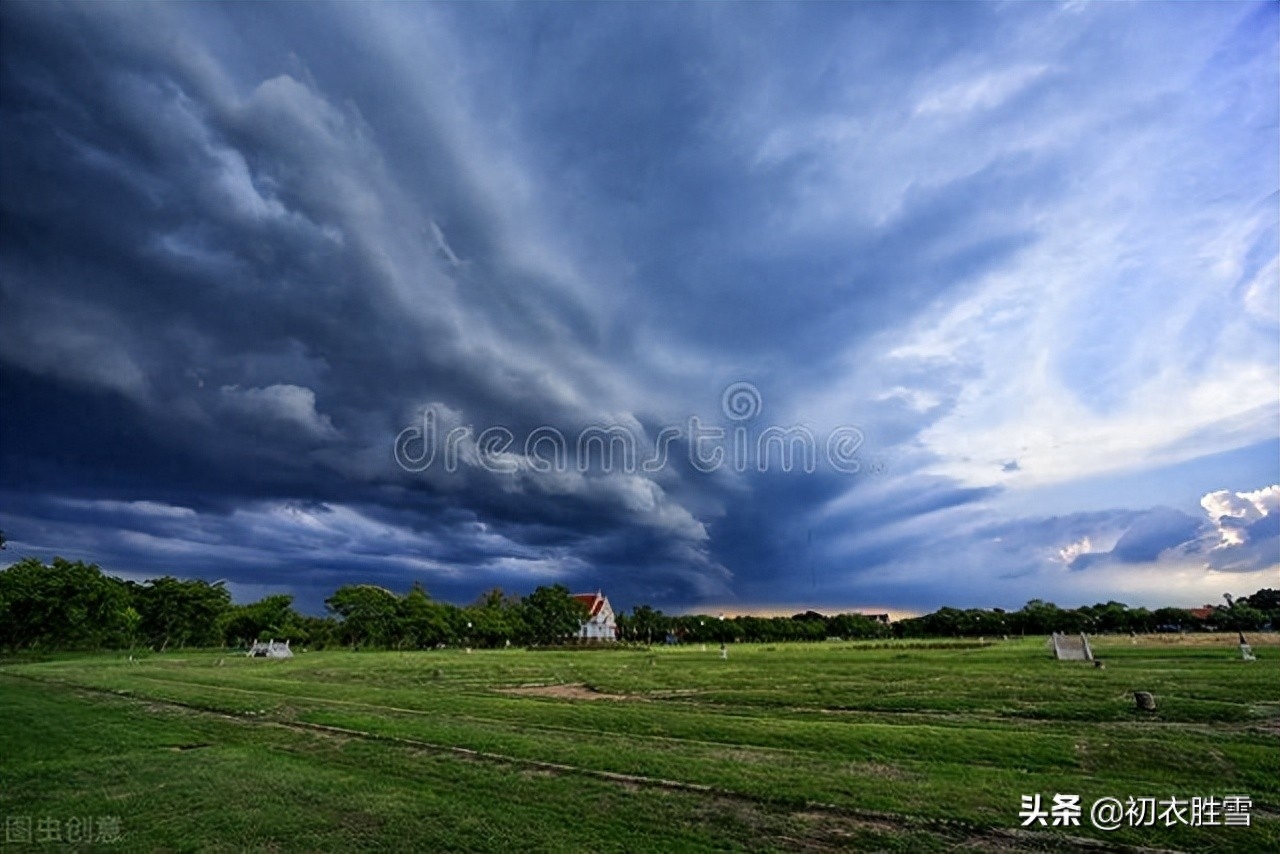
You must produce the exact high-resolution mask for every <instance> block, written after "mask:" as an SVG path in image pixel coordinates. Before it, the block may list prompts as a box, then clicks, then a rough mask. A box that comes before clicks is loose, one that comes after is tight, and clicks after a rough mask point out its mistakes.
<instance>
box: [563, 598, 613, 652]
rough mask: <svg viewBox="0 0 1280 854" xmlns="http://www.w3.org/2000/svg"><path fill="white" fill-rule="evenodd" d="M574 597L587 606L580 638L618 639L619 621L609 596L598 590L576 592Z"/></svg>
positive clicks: (579, 632)
mask: <svg viewBox="0 0 1280 854" xmlns="http://www.w3.org/2000/svg"><path fill="white" fill-rule="evenodd" d="M573 598H574V599H577V600H578V601H579V602H581V603H582V604H583V605H586V606H587V619H586V620H585V621H583V623H582V628H581V629H579V630H578V637H579V638H581V639H582V640H593V641H614V640H617V639H618V622H617V620H616V619H614V614H613V608H612V607H610V605H609V599H608V597H606V596H605V595H604V594H603V593H601V592H600V591H599V590H597V591H596V592H595V593H575V594H574V596H573Z"/></svg>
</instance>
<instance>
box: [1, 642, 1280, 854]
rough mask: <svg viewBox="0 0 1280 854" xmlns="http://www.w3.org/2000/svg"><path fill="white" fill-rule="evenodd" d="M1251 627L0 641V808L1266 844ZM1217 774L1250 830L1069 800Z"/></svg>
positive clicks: (941, 839)
mask: <svg viewBox="0 0 1280 854" xmlns="http://www.w3.org/2000/svg"><path fill="white" fill-rule="evenodd" d="M1254 640H1262V641H1265V640H1267V639H1265V638H1262V639H1254ZM1271 640H1273V641H1274V639H1271ZM1255 650H1256V651H1257V652H1258V655H1259V661H1257V662H1255V663H1252V664H1246V663H1244V662H1240V661H1239V660H1238V656H1237V654H1236V652H1235V649H1234V647H1233V645H1232V644H1231V639H1230V638H1225V637H1209V638H1202V639H1197V640H1196V641H1187V642H1179V643H1173V642H1169V643H1164V642H1161V643H1156V642H1148V641H1145V640H1144V641H1143V642H1142V643H1140V644H1133V643H1131V642H1130V639H1129V638H1127V637H1125V638H1117V639H1101V640H1099V641H1098V642H1096V643H1095V651H1096V652H1097V653H1098V654H1099V655H1100V656H1101V657H1103V658H1104V659H1105V660H1106V663H1107V667H1106V669H1103V670H1099V669H1095V668H1093V667H1092V666H1089V665H1086V664H1076V663H1066V662H1062V663H1059V662H1054V661H1052V660H1050V659H1049V658H1048V655H1047V652H1046V648H1045V644H1044V640H1043V639H1036V640H1025V641H1024V640H1015V641H1009V642H999V643H994V644H989V645H985V646H976V645H974V644H972V643H967V644H965V643H958V644H946V643H936V642H934V643H928V642H925V643H910V642H904V643H885V642H879V643H848V644H845V643H827V644H815V645H778V646H738V647H733V648H731V650H730V653H729V658H728V660H721V659H720V657H719V652H718V650H717V649H716V648H715V647H708V648H707V649H706V650H705V651H704V650H703V649H702V648H700V647H697V646H693V647H688V648H674V649H666V648H664V649H655V650H653V651H652V652H649V651H605V652H593V651H588V652H530V651H524V650H503V651H476V652H473V653H470V654H467V653H464V652H462V651H460V650H448V651H441V652H411V653H365V652H362V653H350V652H313V653H303V654H300V655H298V656H297V657H296V658H294V659H293V660H290V661H266V660H261V659H258V660H250V659H246V658H244V657H243V656H239V655H233V654H226V653H221V652H203V651H202V652H175V653H169V654H165V655H151V656H148V657H146V658H144V659H143V660H142V661H140V662H136V663H135V662H130V661H129V660H128V656H127V654H119V653H117V654H104V655H98V656H81V657H72V656H67V657H58V658H55V659H52V660H46V661H35V660H22V659H17V660H13V659H11V660H9V661H8V662H7V663H5V664H4V665H3V666H0V815H3V816H5V817H10V818H12V817H18V818H24V817H25V818H29V819H30V820H31V827H32V833H33V836H34V835H35V833H36V827H37V822H38V821H39V819H41V818H45V819H52V820H54V821H57V822H60V823H61V827H62V829H63V835H64V836H65V835H66V828H67V827H68V825H66V822H67V821H69V820H70V819H72V818H73V817H75V818H76V819H77V820H79V819H81V818H90V819H94V820H98V819H101V818H108V819H118V820H119V828H120V831H121V833H122V839H121V840H120V841H118V842H102V843H95V844H93V845H87V846H86V845H82V846H79V847H82V848H89V847H95V848H98V849H101V850H142V851H151V850H175V851H176V850H183V851H187V850H201V851H241V850H246V849H254V850H272V851H316V850H341V851H350V850H357V849H358V850H368V849H377V850H406V851H407V850H445V849H447V850H495V849H510V848H512V847H513V846H516V847H518V848H519V849H520V850H525V849H534V850H551V851H588V850H589V851H600V850H610V851H636V850H658V851H668V850H707V849H721V850H722V849H725V848H731V849H742V848H747V849H762V848H763V849H779V850H795V849H805V850H829V849H852V850H902V851H929V850H955V849H956V848H957V847H960V848H971V849H973V850H992V849H1001V850H1024V849H1025V850H1041V849H1044V850H1059V849H1062V850H1071V849H1074V848H1079V847H1081V845H1082V843H1081V842H1080V840H1081V838H1085V837H1089V838H1093V839H1102V840H1105V841H1106V842H1108V843H1109V844H1112V845H1116V846H1150V847H1156V848H1164V849H1175V850H1187V851H1224V852H1228V851H1229V852H1242V851H1245V852H1247V851H1275V850H1280V775H1278V774H1277V770H1278V769H1280V730H1278V729H1277V723H1278V722H1280V667H1277V665H1278V664H1280V646H1277V645H1275V644H1274V643H1261V644H1260V643H1258V642H1255ZM556 686H580V687H576V688H571V689H569V690H565V689H564V688H563V687H560V688H557V687H556ZM512 688H518V689H521V690H522V692H521V693H513V692H511V691H510V689H512ZM544 690H545V691H546V695H544V694H543V693H540V692H542V691H544ZM1134 690H1148V691H1151V692H1153V693H1154V694H1155V695H1156V697H1157V700H1158V703H1159V709H1158V711H1157V712H1156V713H1155V714H1144V713H1140V712H1138V711H1136V710H1135V709H1134V703H1133V699H1132V695H1131V692H1132V691H1134ZM557 693H559V694H562V695H565V696H555V694H557ZM592 694H595V695H597V696H604V697H607V699H585V697H587V696H590V695H592ZM1037 793H1038V794H1040V795H1042V798H1043V800H1044V802H1045V803H1046V805H1047V804H1048V803H1049V802H1051V801H1052V796H1053V794H1054V793H1064V794H1078V795H1081V796H1082V800H1083V802H1084V804H1085V806H1086V809H1085V815H1084V816H1083V820H1082V822H1081V825H1080V826H1079V827H1069V828H1051V827H1050V828H1043V829H1036V830H1031V831H1028V830H1022V829H1020V827H1019V825H1020V820H1019V818H1018V811H1019V808H1020V800H1021V796H1022V795H1030V794H1037ZM1239 794H1244V795H1249V796H1250V797H1251V798H1252V800H1253V807H1252V811H1251V822H1252V823H1251V826H1249V827H1201V828H1196V827H1189V826H1185V825H1178V826H1174V827H1165V826H1163V824H1161V825H1160V826H1157V827H1147V828H1127V827H1125V828H1121V829H1120V830H1117V831H1115V832H1112V833H1104V832H1102V831H1100V830H1097V829H1095V828H1093V827H1092V826H1091V825H1090V821H1089V816H1088V805H1089V804H1091V803H1092V802H1093V801H1094V800H1095V799H1097V798H1099V797H1103V796H1111V797H1117V798H1119V799H1121V800H1122V801H1123V800H1125V799H1126V798H1128V797H1129V796H1133V797H1144V796H1147V797H1156V798H1160V799H1168V798H1170V797H1172V796H1178V797H1183V798H1190V797H1210V796H1213V797H1219V798H1220V797H1222V796H1224V795H1239ZM108 826H110V825H108ZM47 832H48V830H47V824H46V833H47ZM2 841H3V836H0V842H2ZM40 847H41V845H40V844H38V843H33V844H32V845H23V844H22V843H15V844H11V845H8V846H6V850H9V849H12V850H20V849H23V848H33V849H35V848H40ZM44 847H50V846H49V845H48V844H46V845H45V846H44Z"/></svg>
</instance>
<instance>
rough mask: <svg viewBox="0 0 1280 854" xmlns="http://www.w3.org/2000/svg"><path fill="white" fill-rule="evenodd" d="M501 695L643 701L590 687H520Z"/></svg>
mask: <svg viewBox="0 0 1280 854" xmlns="http://www.w3.org/2000/svg"><path fill="white" fill-rule="evenodd" d="M497 691H498V692H499V693H501V694H513V695H515V696H517V697H551V698H553V699H556V700H641V699H644V698H643V697H630V696H628V695H626V694H607V693H605V692H604V691H597V690H596V689H595V688H592V687H591V686H589V685H583V684H582V683H578V684H575V685H520V686H517V687H514V688H498V689H497Z"/></svg>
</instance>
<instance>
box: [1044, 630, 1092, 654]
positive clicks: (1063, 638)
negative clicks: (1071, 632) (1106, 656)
mask: <svg viewBox="0 0 1280 854" xmlns="http://www.w3.org/2000/svg"><path fill="white" fill-rule="evenodd" d="M1053 657H1054V658H1056V659H1058V661H1093V650H1092V649H1090V648H1089V639H1088V638H1087V637H1085V634H1084V632H1081V633H1080V637H1079V639H1076V638H1073V637H1068V636H1067V635H1061V634H1058V633H1057V632H1054V633H1053Z"/></svg>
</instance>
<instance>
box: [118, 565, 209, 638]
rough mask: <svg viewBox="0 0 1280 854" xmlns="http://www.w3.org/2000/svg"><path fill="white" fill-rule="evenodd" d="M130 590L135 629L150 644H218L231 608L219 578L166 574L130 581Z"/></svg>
mask: <svg viewBox="0 0 1280 854" xmlns="http://www.w3.org/2000/svg"><path fill="white" fill-rule="evenodd" d="M130 590H131V592H132V594H133V607H134V609H135V610H136V611H137V614H138V616H139V625H138V631H139V632H140V633H141V635H142V638H143V640H144V641H145V642H146V643H147V644H148V645H149V646H153V647H157V648H159V649H165V648H166V647H168V646H180V647H181V646H218V645H221V643H222V639H223V631H222V628H223V626H222V621H223V618H224V617H225V616H226V613H227V611H228V610H229V609H230V608H231V594H230V593H228V592H227V590H226V588H225V587H223V583H222V582H221V581H219V582H216V583H214V584H210V583H208V582H207V581H203V580H200V579H195V580H192V581H180V580H179V579H176V578H171V577H169V576H165V577H164V578H157V579H155V580H153V581H149V582H147V583H146V584H144V585H132V586H131V588H130Z"/></svg>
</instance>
